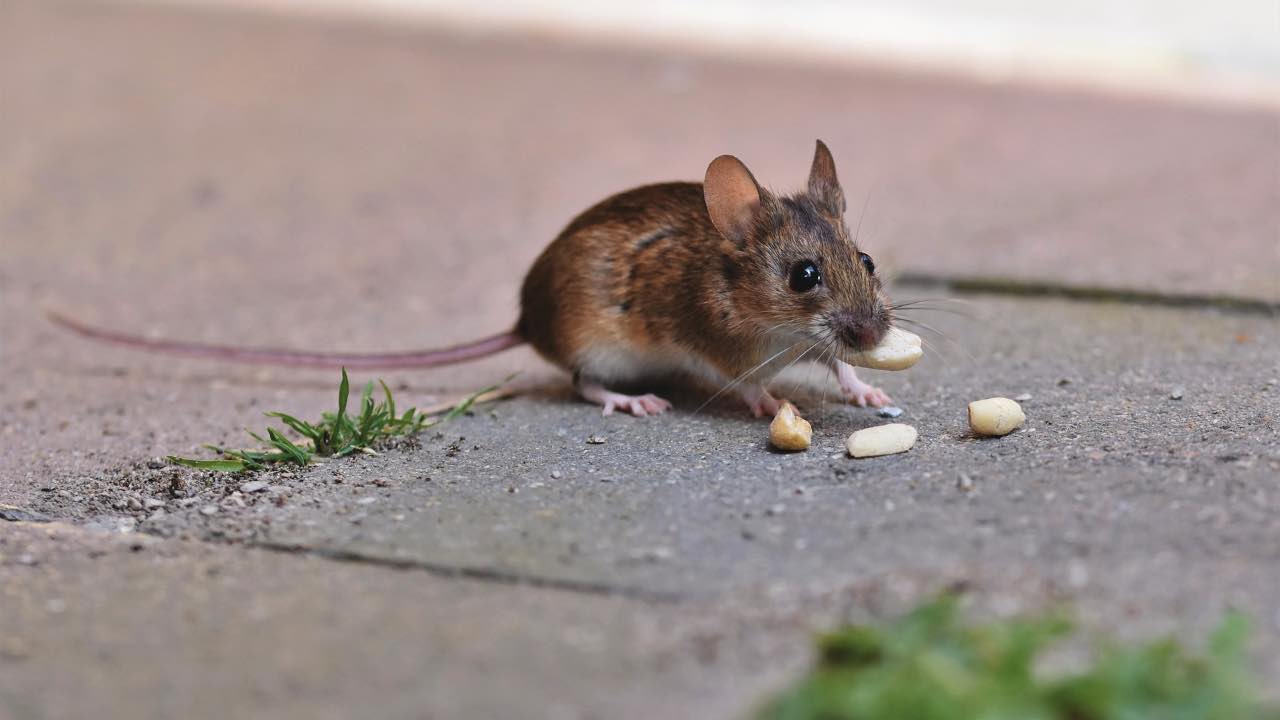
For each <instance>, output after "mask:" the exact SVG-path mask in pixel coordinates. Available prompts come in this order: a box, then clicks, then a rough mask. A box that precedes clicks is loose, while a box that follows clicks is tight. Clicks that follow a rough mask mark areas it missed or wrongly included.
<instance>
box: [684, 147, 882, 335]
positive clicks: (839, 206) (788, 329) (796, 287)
mask: <svg viewBox="0 0 1280 720" xmlns="http://www.w3.org/2000/svg"><path fill="white" fill-rule="evenodd" d="M703 192H704V194H705V197H706V202H707V211H708V213H709V214H710V216H711V222H712V223H713V224H714V225H715V227H716V229H717V230H719V231H720V234H721V235H722V236H723V237H724V242H723V243H722V244H721V250H722V252H723V254H724V257H725V259H724V263H725V265H724V268H725V269H724V275H725V279H726V282H727V284H728V286H729V290H728V291H729V293H730V294H731V295H732V298H733V304H734V306H735V307H737V308H740V309H741V311H742V314H743V316H744V318H743V319H744V320H745V321H747V322H748V323H753V324H755V325H756V327H755V328H754V330H755V331H756V332H759V333H762V334H770V335H778V336H783V337H786V336H790V337H793V338H798V339H804V338H811V339H812V340H813V341H814V342H822V343H824V344H825V343H827V342H830V343H832V345H833V346H834V347H836V348H840V349H847V350H849V351H853V352H857V351H862V350H868V349H870V348H872V347H875V346H876V345H877V344H878V343H879V342H880V340H881V338H883V337H884V334H885V333H886V332H887V331H888V330H889V326H890V323H891V321H892V316H891V314H890V310H889V303H888V300H887V298H886V297H885V295H884V292H883V288H882V286H881V283H880V279H879V278H878V277H877V276H876V267H875V263H874V262H872V260H871V257H870V256H869V255H867V254H866V253H864V252H861V251H860V250H859V249H858V248H857V246H855V245H854V238H853V235H852V234H851V233H850V232H849V227H848V225H847V224H846V223H845V219H844V214H845V199H844V191H843V190H841V188H840V181H839V180H838V179H837V178H836V166H835V161H834V160H833V159H832V158H831V151H830V150H828V149H827V146H826V145H825V144H823V142H822V141H821V140H819V141H818V146H817V150H816V151H815V152H814V155H813V166H812V168H811V169H810V170H809V185H808V187H807V188H806V190H805V191H804V192H802V193H797V194H795V195H789V196H776V195H773V194H772V193H770V192H768V191H767V190H762V189H761V188H760V186H759V184H757V183H756V180H755V178H754V177H752V175H751V172H750V171H749V170H747V168H746V166H745V165H743V164H742V162H741V161H739V160H738V159H737V158H736V157H733V156H732V155H721V156H720V157H718V158H716V159H715V160H714V161H712V163H711V165H710V166H709V167H708V168H707V176H706V181H705V183H704V185H703ZM823 351H824V350H823V349H821V348H820V349H819V352H823Z"/></svg>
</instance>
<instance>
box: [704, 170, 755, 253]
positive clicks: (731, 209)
mask: <svg viewBox="0 0 1280 720" xmlns="http://www.w3.org/2000/svg"><path fill="white" fill-rule="evenodd" d="M702 191H703V196H704V197H705V198H706V201H707V212H708V213H709V214H710V215H711V223H712V224H713V225H715V226H716V229H717V230H719V231H720V234H721V235H723V236H725V238H726V239H728V240H729V241H730V242H732V243H734V244H735V245H741V244H742V243H743V241H745V240H746V238H747V234H748V233H750V232H751V226H752V224H753V223H754V222H755V218H756V213H758V212H759V211H760V186H759V185H757V184H756V179H755V178H754V177H752V176H751V171H750V170H748V169H747V166H746V165H743V164H742V161H741V160H739V159H738V158H736V157H734V156H732V155H721V156H720V157H718V158H716V159H715V160H712V161H711V164H710V165H708V166H707V177H706V180H705V181H704V183H703V186H702Z"/></svg>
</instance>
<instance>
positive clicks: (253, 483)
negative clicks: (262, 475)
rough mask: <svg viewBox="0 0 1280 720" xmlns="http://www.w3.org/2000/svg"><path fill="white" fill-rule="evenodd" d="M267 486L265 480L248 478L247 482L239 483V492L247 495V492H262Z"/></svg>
mask: <svg viewBox="0 0 1280 720" xmlns="http://www.w3.org/2000/svg"><path fill="white" fill-rule="evenodd" d="M267 487H268V485H267V482H266V481H265V480H250V481H249V482H247V483H242V484H241V485H240V492H242V493H244V494H246V495H248V494H249V493H256V492H262V491H263V490H266V489H267Z"/></svg>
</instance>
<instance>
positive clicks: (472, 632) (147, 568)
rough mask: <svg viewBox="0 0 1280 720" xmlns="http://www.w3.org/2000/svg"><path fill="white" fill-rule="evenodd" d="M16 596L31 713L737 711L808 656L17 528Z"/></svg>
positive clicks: (11, 532) (698, 627)
mask: <svg viewBox="0 0 1280 720" xmlns="http://www.w3.org/2000/svg"><path fill="white" fill-rule="evenodd" d="M0 599H2V601H3V607H4V612H3V613H0V715H3V716H4V717H5V718H7V719H11V720H26V719H27V718H39V719H40V720H46V719H52V718H84V717H111V718H117V717H119V718H124V717H135V718H173V717H190V718H219V717H241V718H249V717H254V718H349V717H353V716H357V715H358V716H361V717H375V718H410V717H412V718H423V717H440V718H453V717H458V718H461V717H466V718H517V717H519V718H648V717H678V716H684V715H685V713H694V714H696V715H697V716H699V717H731V716H735V715H737V714H740V713H741V712H743V711H744V710H746V709H748V708H750V707H751V706H752V705H753V704H755V703H757V702H759V699H760V698H761V697H762V696H763V694H764V693H765V692H766V691H768V690H770V689H772V687H775V686H776V685H777V684H778V683H779V682H781V680H782V679H783V673H784V672H794V671H795V669H796V666H797V664H798V662H799V661H802V660H803V658H804V653H805V649H804V647H803V639H804V637H805V635H804V632H803V629H802V628H801V627H798V626H793V627H787V628H786V632H781V630H782V628H783V627H785V626H784V625H783V624H782V623H779V631H778V632H776V633H775V634H776V635H778V636H779V640H780V642H777V643H776V644H775V643H774V642H773V641H765V642H761V640H762V639H763V638H762V636H760V635H759V634H757V635H755V636H754V637H753V638H752V639H751V640H750V642H751V643H752V646H751V647H750V648H748V645H747V643H746V642H744V641H740V640H739V639H738V635H739V633H738V632H737V630H736V629H735V627H736V625H735V623H736V622H739V621H734V620H729V619H728V618H722V619H718V620H717V621H716V622H715V623H714V624H712V623H709V622H707V616H706V614H705V612H703V613H700V611H699V610H698V609H697V608H675V607H671V606H665V605H655V604H649V603H644V602H639V601H629V600H625V599H620V598H602V597H598V596H583V595H575V594H566V593H562V592H557V591H553V590H539V589H535V588H526V587H511V586H505V585H504V586H494V585H490V584H485V583H480V582H469V581H458V580H444V579H439V578H432V577H430V576H425V575H423V574H421V573H413V572H399V571H392V570H386V569H383V568H378V567H374V566H363V565H360V564H355V563H334V562H330V561H327V560H322V559H318V558H308V557H295V556H288V555H281V554H277V553H269V552H262V551H241V550H237V549H231V548H227V547H222V546H216V545H209V544H204V543H182V542H177V541H157V540H155V539H153V538H149V537H145V536H120V535H111V536H106V535H104V534H102V533H94V532H86V531H84V530H81V529H78V528H68V527H65V526H59V525H53V526H49V525H43V526H42V525H14V524H7V525H6V526H5V527H2V528H0ZM708 642H710V643H713V644H714V645H715V647H709V646H708ZM779 650H781V652H779ZM717 653H719V654H717Z"/></svg>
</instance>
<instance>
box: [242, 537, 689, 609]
mask: <svg viewBox="0 0 1280 720" xmlns="http://www.w3.org/2000/svg"><path fill="white" fill-rule="evenodd" d="M243 547H247V548H253V549H256V550H266V551H270V552H277V553H283V554H286V555H312V556H315V557H319V558H323V559H325V560H332V561H335V562H347V563H356V564H361V565H373V566H377V567H384V568H391V569H394V570H417V571H421V572H426V573H429V574H431V575H435V576H438V577H443V578H452V579H465V580H476V581H480V582H488V583H496V584H499V585H524V586H527V587H535V588H543V589H548V590H560V591H564V592H572V593H578V594H581V595H603V596H611V597H620V598H626V599H629V600H643V601H645V602H651V603H663V604H666V603H678V602H680V601H682V600H684V599H686V598H685V596H684V595H682V594H680V593H674V592H665V591H661V590H649V589H646V588H639V587H633V586H628V585H612V584H610V583H604V582H589V581H584V580H568V579H565V578H554V577H546V576H543V575H529V574H524V573H517V572H511V571H507V570H498V569H496V568H489V567H475V566H469V565H446V564H443V563H433V562H428V561H425V560H417V559H414V558H389V557H382V556H379V555H366V554H364V553H359V552H355V551H354V550H339V549H335V548H316V547H309V546H306V545H300V544H297V543H278V542H259V541H251V542H246V543H243Z"/></svg>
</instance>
